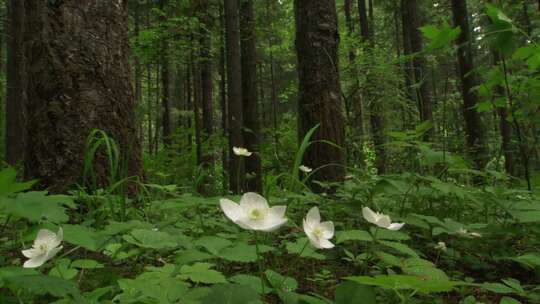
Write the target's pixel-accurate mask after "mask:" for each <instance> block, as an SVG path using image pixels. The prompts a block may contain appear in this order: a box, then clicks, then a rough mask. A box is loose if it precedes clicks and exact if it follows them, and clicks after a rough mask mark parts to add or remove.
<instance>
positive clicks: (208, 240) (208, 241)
mask: <svg viewBox="0 0 540 304" xmlns="http://www.w3.org/2000/svg"><path fill="white" fill-rule="evenodd" d="M194 244H195V246H200V247H203V248H205V249H206V250H208V252H210V253H211V254H214V255H216V256H218V255H219V252H220V251H221V250H223V249H224V248H225V247H229V246H231V245H232V242H231V241H229V240H227V239H225V238H221V237H217V236H203V237H202V238H200V239H198V240H196V241H195V242H194Z"/></svg>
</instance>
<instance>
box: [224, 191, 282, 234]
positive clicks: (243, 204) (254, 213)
mask: <svg viewBox="0 0 540 304" xmlns="http://www.w3.org/2000/svg"><path fill="white" fill-rule="evenodd" d="M219 205H220V207H221V209H222V210H223V212H224V213H225V215H226V216H227V217H228V218H229V219H230V220H231V221H233V222H234V223H235V224H237V225H238V226H240V227H242V228H244V229H248V230H259V231H267V232H269V231H273V230H276V229H278V228H279V227H280V226H281V225H283V224H285V223H286V222H287V218H285V211H286V209H287V206H274V207H271V208H270V207H268V202H267V201H266V199H265V198H264V197H262V196H260V195H259V194H257V193H253V192H248V193H245V194H244V195H242V198H241V199H240V205H239V204H237V203H235V202H233V201H231V200H228V199H226V198H222V199H221V200H220V201H219Z"/></svg>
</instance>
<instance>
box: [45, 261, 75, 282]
mask: <svg viewBox="0 0 540 304" xmlns="http://www.w3.org/2000/svg"><path fill="white" fill-rule="evenodd" d="M54 264H55V266H54V268H52V269H51V270H50V271H49V275H50V276H54V277H58V278H62V279H65V280H71V279H73V278H74V277H75V276H77V273H79V271H78V270H77V269H75V268H72V267H70V264H71V261H70V260H68V259H61V260H55V261H54Z"/></svg>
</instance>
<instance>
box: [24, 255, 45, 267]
mask: <svg viewBox="0 0 540 304" xmlns="http://www.w3.org/2000/svg"><path fill="white" fill-rule="evenodd" d="M45 262H47V254H42V255H38V256H36V257H33V258H31V259H29V260H28V261H26V262H24V264H23V267H24V268H36V267H39V266H41V265H43V264H44V263H45Z"/></svg>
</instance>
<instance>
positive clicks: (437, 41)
mask: <svg viewBox="0 0 540 304" xmlns="http://www.w3.org/2000/svg"><path fill="white" fill-rule="evenodd" d="M420 31H422V33H423V34H424V36H425V37H426V38H427V39H428V44H427V45H426V49H428V50H435V49H439V48H442V47H445V46H451V44H452V42H453V41H454V40H456V39H457V37H458V36H459V34H460V33H461V29H460V28H459V27H455V28H452V27H451V26H450V25H448V23H445V24H443V25H442V27H440V28H439V27H436V26H433V25H428V26H424V27H421V28H420Z"/></svg>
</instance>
